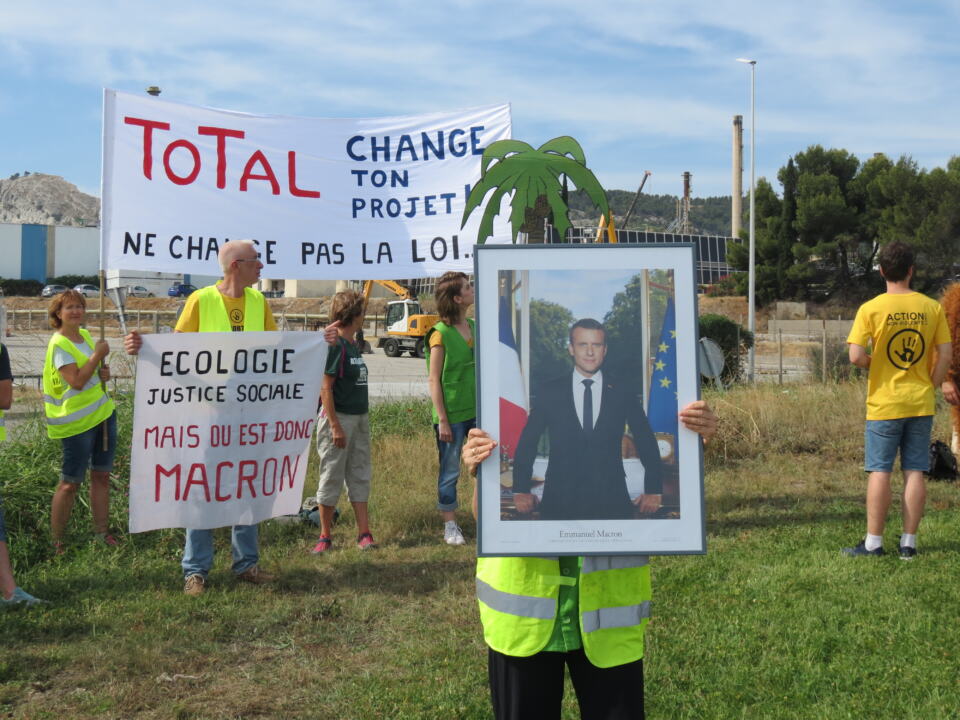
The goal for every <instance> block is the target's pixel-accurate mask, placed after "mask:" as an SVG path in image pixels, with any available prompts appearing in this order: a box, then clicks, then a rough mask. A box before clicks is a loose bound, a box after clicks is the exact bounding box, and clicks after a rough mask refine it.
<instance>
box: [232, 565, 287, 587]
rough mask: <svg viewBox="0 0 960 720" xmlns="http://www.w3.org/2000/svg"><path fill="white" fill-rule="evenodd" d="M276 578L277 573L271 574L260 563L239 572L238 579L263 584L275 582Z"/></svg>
mask: <svg viewBox="0 0 960 720" xmlns="http://www.w3.org/2000/svg"><path fill="white" fill-rule="evenodd" d="M276 579H277V577H276V575H271V574H270V573H268V572H264V571H263V570H261V569H260V566H259V565H254V566H253V567H248V568H247V569H246V570H244V571H243V572H242V573H237V580H243V582H248V583H252V584H254V585H263V584H264V583H270V582H273V581H274V580H276Z"/></svg>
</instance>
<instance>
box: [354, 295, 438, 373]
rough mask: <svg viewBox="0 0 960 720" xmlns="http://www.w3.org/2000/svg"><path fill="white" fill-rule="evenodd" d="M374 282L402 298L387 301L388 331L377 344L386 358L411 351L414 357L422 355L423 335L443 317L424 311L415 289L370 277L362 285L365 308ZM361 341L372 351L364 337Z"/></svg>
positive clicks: (366, 348)
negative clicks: (370, 278)
mask: <svg viewBox="0 0 960 720" xmlns="http://www.w3.org/2000/svg"><path fill="white" fill-rule="evenodd" d="M374 283H376V284H377V285H381V286H383V287H385V288H387V289H388V290H390V291H391V292H392V293H394V294H395V295H397V296H398V297H399V298H400V299H399V300H391V301H390V302H388V303H387V317H386V322H385V324H386V327H387V334H386V336H385V337H381V338H380V339H379V340H377V347H379V348H383V352H384V354H385V355H386V356H387V357H399V356H400V355H402V354H403V353H405V352H408V353H410V355H411V356H412V357H421V358H422V357H423V356H424V350H423V342H424V338H425V337H426V334H427V331H428V330H430V328H432V327H433V326H434V325H435V324H436V323H437V322H438V321H439V320H440V316H439V315H429V314H425V313H424V312H423V308H422V307H421V306H420V303H419V302H417V299H416V294H415V293H414V292H413V290H411V289H410V288H408V287H406V286H404V285H401V284H400V283H398V282H394V281H393V280H367V281H366V282H365V283H364V284H363V304H364V305H363V307H364V311H366V307H367V303H368V302H369V300H370V293H371V292H372V291H373V286H374ZM358 340H359V341H360V346H361V347H363V348H364V350H365V351H366V352H371V350H370V349H369V348H370V345H369V343H367V342H366V341H365V340H364V339H363V338H362V337H360V338H358Z"/></svg>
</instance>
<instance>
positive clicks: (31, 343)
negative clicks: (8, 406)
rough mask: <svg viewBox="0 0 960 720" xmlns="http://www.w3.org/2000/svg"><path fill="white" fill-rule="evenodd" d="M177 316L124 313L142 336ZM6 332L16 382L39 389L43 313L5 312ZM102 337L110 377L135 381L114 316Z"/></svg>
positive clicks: (286, 316) (369, 330)
mask: <svg viewBox="0 0 960 720" xmlns="http://www.w3.org/2000/svg"><path fill="white" fill-rule="evenodd" d="M178 314H179V313H178V312H176V311H173V310H131V311H129V312H127V313H126V316H125V317H126V324H127V329H128V330H133V329H138V330H139V331H140V332H142V333H166V332H173V328H174V326H175V325H176V322H177V317H178ZM6 316H7V331H6V335H7V336H6V338H4V340H3V344H4V345H6V346H7V350H8V351H9V353H10V365H11V369H12V371H13V375H14V378H15V382H16V383H17V384H18V385H34V386H36V387H38V388H39V385H40V378H41V377H42V374H43V361H44V357H45V355H46V352H47V343H48V342H49V340H50V334H51V333H52V332H53V331H52V330H51V329H50V327H49V325H48V324H47V313H46V311H45V310H7V313H6ZM274 320H275V321H276V323H277V329H278V330H294V331H308V332H315V331H317V330H319V329H322V328H323V327H325V326H326V325H327V323H328V322H329V319H328V316H327V314H326V313H323V314H317V313H285V312H282V313H278V314H276V315H274ZM87 323H88V324H87V328H88V329H89V330H90V333H91V334H92V335H93V336H94V338H98V337H99V336H100V313H99V311H96V310H88V311H87ZM103 324H104V335H105V337H106V340H107V342H108V343H110V357H109V364H110V374H111V375H112V376H113V377H114V378H115V379H116V380H117V382H121V383H123V382H124V381H126V382H127V383H129V381H130V380H132V379H133V377H134V374H135V373H134V370H135V367H136V358H133V357H130V356H129V355H127V354H126V353H125V352H124V351H123V338H122V336H121V330H120V323H119V321H118V319H117V312H116V311H115V310H109V311H105V312H104V323H103ZM382 327H383V317H382V316H380V315H368V316H367V322H366V327H365V328H364V333H365V334H366V335H367V336H368V338H369V337H373V336H375V335H376V334H377V330H378V329H379V328H382Z"/></svg>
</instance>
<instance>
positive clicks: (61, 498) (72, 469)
mask: <svg viewBox="0 0 960 720" xmlns="http://www.w3.org/2000/svg"><path fill="white" fill-rule="evenodd" d="M86 312H87V300H86V298H85V297H84V296H83V295H82V294H80V293H79V292H77V291H76V290H66V291H65V292H62V293H60V294H59V295H56V296H54V297H53V299H52V300H51V301H50V305H49V307H48V309H47V315H48V317H49V320H50V327H52V328H54V329H55V330H56V332H54V333H53V335H52V336H51V337H50V342H49V343H47V352H46V355H45V357H44V361H43V407H44V414H45V416H46V420H47V435H48V436H49V437H51V438H54V439H58V440H60V441H61V444H62V445H63V462H62V465H61V472H60V484H59V485H58V486H57V489H56V491H55V492H54V494H53V502H52V508H51V512H50V529H51V534H52V537H53V548H54V552H55V553H56V554H57V555H61V554H63V553H64V551H65V549H64V544H63V537H64V533H65V532H66V529H67V522H68V521H69V520H70V512H71V510H72V509H73V504H74V501H75V500H76V498H77V492H78V490H79V488H80V485H81V484H82V483H83V481H84V478H85V477H86V474H87V468H90V514H91V515H92V516H93V532H94V536H95V537H96V538H97V539H98V540H99V541H100V542H102V543H103V544H104V545H107V546H109V547H113V546H116V545H117V544H118V543H117V539H116V538H115V537H114V536H113V535H112V534H111V533H110V531H109V529H108V527H107V524H108V517H109V510H110V471H111V470H112V469H113V457H114V454H115V453H116V449H117V413H116V407H115V406H114V403H113V400H111V399H110V396H109V395H107V393H106V391H105V386H104V383H105V382H106V381H107V380H109V379H110V369H109V367H108V366H107V365H106V363H104V362H103V361H104V360H106V358H107V356H108V355H109V353H110V345H109V344H107V341H106V340H98V341H97V342H96V343H94V341H93V338H92V337H91V336H90V333H89V332H88V331H87V330H86V328H84V327H83V325H84V324H85V322H86ZM104 428H106V429H104Z"/></svg>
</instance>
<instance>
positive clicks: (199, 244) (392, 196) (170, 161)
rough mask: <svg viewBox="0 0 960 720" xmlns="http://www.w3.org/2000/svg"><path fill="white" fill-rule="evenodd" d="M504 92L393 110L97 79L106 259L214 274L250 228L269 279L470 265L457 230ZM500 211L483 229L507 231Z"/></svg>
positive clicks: (498, 131) (500, 125)
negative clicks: (171, 91) (317, 112)
mask: <svg viewBox="0 0 960 720" xmlns="http://www.w3.org/2000/svg"><path fill="white" fill-rule="evenodd" d="M509 137H510V106H509V105H494V106H487V107H480V108H473V109H469V110H462V111H459V112H450V113H433V114H429V115H416V116H407V117H393V118H367V119H315V118H295V117H282V116H277V115H249V114H246V113H238V112H229V111H224V110H215V109H212V108H205V107H197V106H193V105H182V104H178V103H171V102H166V101H164V100H158V99H155V98H151V97H145V96H141V95H131V94H128V93H122V92H117V91H115V90H105V91H104V103H103V188H102V197H103V212H102V222H101V232H102V238H101V243H102V247H101V253H100V258H101V260H100V262H101V265H102V266H103V268H104V269H111V270H147V271H157V272H175V273H195V274H199V275H219V274H220V269H219V266H218V265H217V248H218V247H219V245H220V244H222V243H223V242H226V241H229V240H237V239H240V238H252V239H254V240H255V241H256V242H257V245H258V247H259V249H260V258H261V260H262V261H263V263H264V266H265V267H264V269H263V277H265V278H273V279H282V278H290V279H319V278H324V279H398V278H411V277H424V276H433V275H440V274H442V273H443V272H445V271H447V270H462V271H465V272H471V271H472V269H473V259H472V258H473V245H474V242H475V240H476V237H477V229H478V227H479V224H480V218H481V215H482V212H474V213H472V215H471V217H470V221H469V222H468V223H467V225H466V226H465V227H464V228H463V229H462V230H461V228H460V221H461V218H462V216H463V209H464V206H465V205H466V198H467V195H468V194H469V192H470V188H471V187H472V185H473V183H475V182H476V181H477V180H478V179H479V178H480V156H481V155H482V154H483V150H484V148H486V147H487V146H488V145H490V143H492V142H494V141H496V140H503V139H506V138H509ZM509 240H510V233H509V226H508V224H507V223H506V221H505V220H504V219H503V218H502V217H498V218H497V222H496V223H495V225H494V236H493V237H492V238H490V240H488V242H509Z"/></svg>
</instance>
